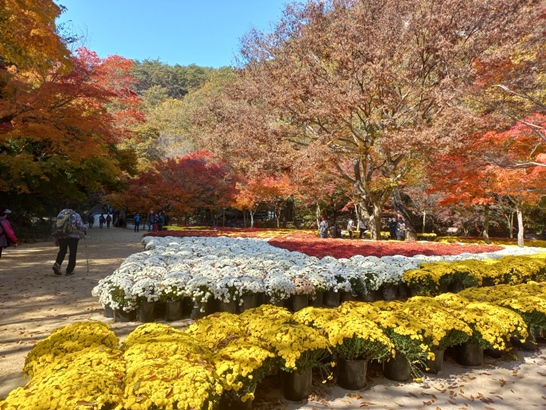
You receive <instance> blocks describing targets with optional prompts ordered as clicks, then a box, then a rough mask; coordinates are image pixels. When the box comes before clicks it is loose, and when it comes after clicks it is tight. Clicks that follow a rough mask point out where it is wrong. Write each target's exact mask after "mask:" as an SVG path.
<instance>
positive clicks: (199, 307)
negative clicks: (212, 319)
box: [190, 299, 215, 320]
mask: <svg viewBox="0 0 546 410" xmlns="http://www.w3.org/2000/svg"><path fill="white" fill-rule="evenodd" d="M214 305H215V303H214V300H212V299H209V300H208V301H207V302H205V303H204V304H201V303H200V304H195V305H194V306H193V308H192V311H191V314H190V319H192V320H196V319H202V318H204V317H205V316H208V315H210V314H212V313H214Z"/></svg>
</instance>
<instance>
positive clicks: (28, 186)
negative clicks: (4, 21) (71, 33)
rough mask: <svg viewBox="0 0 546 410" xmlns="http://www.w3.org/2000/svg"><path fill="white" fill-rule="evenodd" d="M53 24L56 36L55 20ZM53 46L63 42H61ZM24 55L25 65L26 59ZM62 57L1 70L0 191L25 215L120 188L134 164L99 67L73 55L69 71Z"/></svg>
mask: <svg viewBox="0 0 546 410" xmlns="http://www.w3.org/2000/svg"><path fill="white" fill-rule="evenodd" d="M48 3H49V2H41V3H40V7H46V8H47V7H48V6H47V5H48ZM29 4H30V3H29ZM37 7H38V6H37ZM15 10H16V9H9V10H8V11H10V12H13V13H14V12H15ZM3 12H6V10H3ZM21 12H23V13H24V11H21ZM28 14H29V15H34V14H33V13H28ZM11 17H12V18H15V19H16V18H17V16H15V15H12V16H11ZM52 18H53V17H52ZM48 24H49V25H51V27H50V28H51V30H50V31H49V33H50V35H52V36H56V35H55V34H54V27H55V26H54V21H49V23H48ZM41 33H42V34H44V33H45V31H42V32H41ZM44 35H45V34H44ZM50 41H51V43H52V44H57V42H61V43H62V40H61V39H59V38H58V37H56V39H50ZM26 46H27V45H26V43H21V44H20V47H22V48H24V47H26ZM29 47H30V50H32V46H29ZM44 47H45V45H44ZM42 51H46V49H45V48H44V50H42ZM50 51H51V50H50ZM64 51H65V52H67V51H66V50H64ZM27 52H28V51H27ZM38 54H39V53H38ZM39 55H40V54H39ZM21 56H22V57H21V58H23V59H26V58H27V57H26V52H24V51H22V52H21ZM64 56H65V53H62V52H61V53H60V55H55V54H50V55H49V58H50V59H49V60H48V61H49V67H47V69H46V67H42V66H41V65H38V66H39V67H38V68H36V66H35V65H32V64H31V63H28V64H30V65H24V64H21V63H19V62H16V64H12V65H9V66H6V65H4V66H2V67H0V95H1V98H0V153H1V154H2V155H0V172H1V173H2V181H1V182H0V191H1V192H2V196H3V198H4V200H5V201H7V202H9V203H10V204H12V206H13V207H17V208H18V209H19V210H20V212H21V213H23V214H24V213H25V211H26V212H30V213H34V214H43V213H44V212H45V211H48V210H55V209H58V207H59V206H60V205H62V203H63V202H65V201H66V200H67V199H80V200H82V199H85V197H86V195H87V193H89V192H92V191H96V190H99V189H102V188H107V189H116V188H117V187H118V186H119V183H120V176H121V175H122V174H123V173H124V172H132V170H133V166H134V164H135V161H136V158H135V156H134V155H133V154H132V152H131V151H126V150H122V149H119V148H118V145H117V144H118V143H119V141H120V139H121V138H123V133H122V132H121V129H120V127H119V125H118V124H117V123H116V122H115V118H114V116H113V115H111V114H110V113H109V112H108V110H107V105H108V104H109V103H111V102H112V101H113V99H114V98H115V96H116V95H115V93H113V92H112V91H111V90H110V89H108V88H107V87H104V86H103V85H101V84H99V83H97V81H96V78H94V62H93V61H92V60H90V59H89V58H88V57H89V56H88V55H76V56H73V57H72V59H71V64H70V66H67V65H64V64H63V63H64V58H65V57H64ZM3 60H4V62H8V61H10V60H9V59H8V58H4V59H3ZM23 68H24V69H23ZM42 68H43V70H44V71H40V70H42Z"/></svg>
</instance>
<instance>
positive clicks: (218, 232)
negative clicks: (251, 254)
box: [145, 227, 503, 258]
mask: <svg viewBox="0 0 546 410" xmlns="http://www.w3.org/2000/svg"><path fill="white" fill-rule="evenodd" d="M145 235H146V236H175V237H186V236H210V237H215V236H234V237H259V238H272V239H271V240H270V241H269V243H270V244H271V245H272V246H276V247H279V248H283V249H287V250H289V251H297V252H302V253H305V254H306V255H309V256H316V257H318V258H323V257H324V256H333V257H334V258H350V257H351V256H354V255H363V256H377V257H382V256H393V255H403V256H414V255H427V256H441V255H459V254H461V253H482V252H494V251H498V250H501V249H503V247H502V246H494V245H477V244H454V243H452V244H447V243H434V242H410V241H404V242H396V241H368V240H360V239H353V240H350V239H321V238H319V237H317V234H316V232H315V231H310V230H290V229H267V228H252V229H251V228H223V227H217V228H210V227H196V228H184V229H182V230H179V231H160V232H148V233H146V234H145Z"/></svg>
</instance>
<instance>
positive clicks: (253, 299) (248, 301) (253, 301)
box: [237, 295, 258, 313]
mask: <svg viewBox="0 0 546 410" xmlns="http://www.w3.org/2000/svg"><path fill="white" fill-rule="evenodd" d="M241 299H242V300H243V303H242V304H241V305H238V307H237V310H238V312H239V313H243V312H244V311H245V310H247V309H252V308H255V307H256V306H258V296H257V295H243V296H241Z"/></svg>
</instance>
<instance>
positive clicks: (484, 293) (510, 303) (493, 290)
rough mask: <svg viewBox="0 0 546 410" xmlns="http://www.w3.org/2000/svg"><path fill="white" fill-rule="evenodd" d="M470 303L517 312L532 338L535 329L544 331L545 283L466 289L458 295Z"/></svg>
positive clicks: (545, 311) (545, 317) (545, 309)
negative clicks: (484, 304)
mask: <svg viewBox="0 0 546 410" xmlns="http://www.w3.org/2000/svg"><path fill="white" fill-rule="evenodd" d="M459 295H460V296H461V297H465V298H466V299H468V300H471V301H482V302H488V303H492V304H495V305H498V306H502V307H505V308H508V309H511V310H513V311H515V312H517V313H518V314H519V315H520V316H521V317H522V318H523V320H524V321H525V323H526V324H527V326H528V327H529V332H530V335H531V336H532V337H534V331H535V330H536V329H546V283H544V282H528V283H522V284H519V285H514V286H510V285H498V286H490V287H484V288H472V289H466V290H464V291H462V292H460V293H459Z"/></svg>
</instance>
